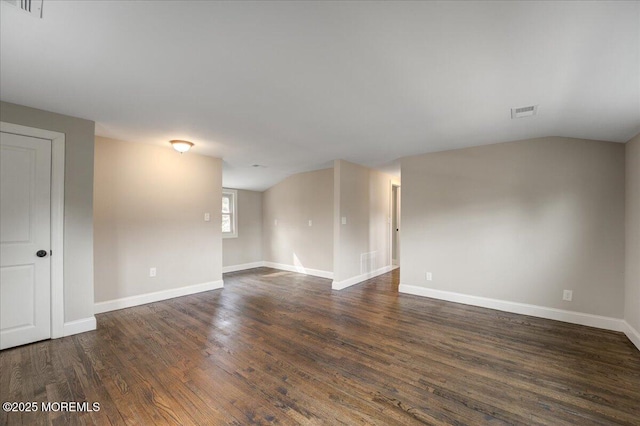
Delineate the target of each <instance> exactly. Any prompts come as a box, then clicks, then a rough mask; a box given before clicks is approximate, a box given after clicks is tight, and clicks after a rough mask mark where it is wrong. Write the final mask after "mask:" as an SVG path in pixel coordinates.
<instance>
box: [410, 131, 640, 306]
mask: <svg viewBox="0 0 640 426" xmlns="http://www.w3.org/2000/svg"><path fill="white" fill-rule="evenodd" d="M624 149H625V146H624V145H623V144H617V143H609V142H598V141H586V140H579V139H568V138H556V137H554V138H542V139H535V140H529V141H519V142H511V143H503V144H496V145H489V146H482V147H476V148H469V149H461V150H454V151H447V152H440V153H434V154H426V155H420V156H414V157H408V158H405V159H403V160H402V226H403V228H402V241H401V252H402V256H401V282H402V284H405V285H414V286H423V287H429V288H433V289H438V290H445V291H450V292H456V293H462V294H467V295H473V296H482V297H488V298H494V299H500V300H505V301H512V302H522V303H527V304H533V305H539V306H545V307H551V308H560V309H565V310H570V311H577V312H584V313H590V314H596V315H603V316H609V317H615V318H620V317H621V313H622V312H623V303H624V276H623V275H624V273H623V271H624V263H623V262H624V244H625V243H624V226H623V224H624V202H625V199H624V198H625V196H624V179H625V172H624V170H625V153H624ZM630 151H632V149H630ZM427 271H429V272H432V273H433V281H430V282H427V281H426V280H425V272H427ZM563 289H569V290H573V302H563V301H562V290H563Z"/></svg>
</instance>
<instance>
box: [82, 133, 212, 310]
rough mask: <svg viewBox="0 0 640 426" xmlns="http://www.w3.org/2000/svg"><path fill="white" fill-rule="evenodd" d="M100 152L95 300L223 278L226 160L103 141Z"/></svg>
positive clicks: (97, 160) (97, 161)
mask: <svg viewBox="0 0 640 426" xmlns="http://www.w3.org/2000/svg"><path fill="white" fill-rule="evenodd" d="M95 154H96V155H95V194H94V195H95V197H94V235H95V253H94V254H95V260H94V262H95V301H96V302H104V301H110V300H115V299H120V298H124V297H129V296H136V295H142V294H146V293H152V292H156V291H161V290H169V289H176V288H180V287H185V286H189V285H194V284H202V283H210V282H215V281H219V280H221V279H222V236H221V229H220V222H221V212H220V209H221V197H222V162H221V160H219V159H217V158H212V157H205V156H201V155H196V154H193V153H187V154H183V155H180V154H178V153H177V152H175V151H174V150H173V149H171V148H170V147H166V148H164V147H157V146H151V145H144V144H139V143H129V142H122V141H117V140H112V139H105V138H100V137H98V138H96V152H95ZM206 212H208V213H211V221H210V222H205V221H204V213H206ZM151 267H155V268H157V277H155V278H150V277H149V268H151Z"/></svg>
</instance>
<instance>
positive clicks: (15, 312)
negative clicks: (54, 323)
mask: <svg viewBox="0 0 640 426" xmlns="http://www.w3.org/2000/svg"><path fill="white" fill-rule="evenodd" d="M0 135H1V144H0V349H6V348H10V347H13V346H18V345H24V344H26V343H31V342H35V341H38V340H43V339H48V338H50V337H51V285H50V282H51V262H50V258H49V250H50V246H51V229H50V228H51V207H50V203H51V200H50V193H51V141H50V140H44V139H38V138H34V137H28V136H19V135H14V134H10V133H4V132H2V133H0Z"/></svg>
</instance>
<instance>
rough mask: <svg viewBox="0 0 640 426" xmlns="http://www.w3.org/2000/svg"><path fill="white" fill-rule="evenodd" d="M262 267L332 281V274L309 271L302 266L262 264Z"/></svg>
mask: <svg viewBox="0 0 640 426" xmlns="http://www.w3.org/2000/svg"><path fill="white" fill-rule="evenodd" d="M264 266H266V267H268V268H274V269H280V270H282V271H288V272H298V273H300V274H305V275H313V276H314V277H320V278H328V279H330V280H331V279H333V272H329V271H321V270H320V269H310V268H305V267H303V266H294V265H285V264H283V263H274V262H264Z"/></svg>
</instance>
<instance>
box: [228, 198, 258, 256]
mask: <svg viewBox="0 0 640 426" xmlns="http://www.w3.org/2000/svg"><path fill="white" fill-rule="evenodd" d="M237 191H238V237H237V238H223V239H222V265H223V266H234V265H243V264H246V263H254V262H260V261H261V260H262V192H256V191H246V190H242V189H238V190H237Z"/></svg>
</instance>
